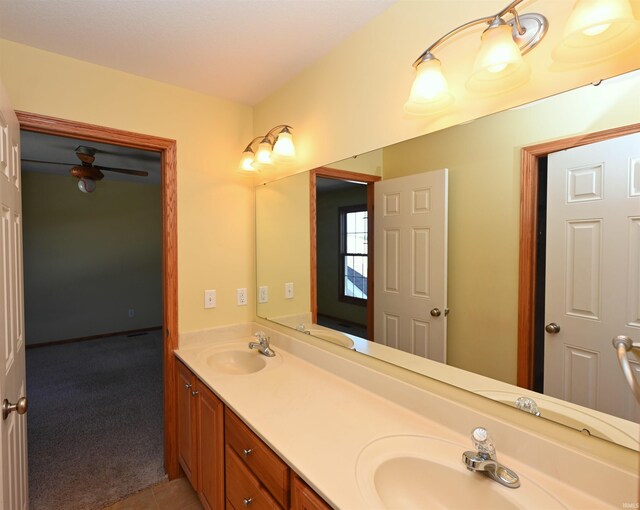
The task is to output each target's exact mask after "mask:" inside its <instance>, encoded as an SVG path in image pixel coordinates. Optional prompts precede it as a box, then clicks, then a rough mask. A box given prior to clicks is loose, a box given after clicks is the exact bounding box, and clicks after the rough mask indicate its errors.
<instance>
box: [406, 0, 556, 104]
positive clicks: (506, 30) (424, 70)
mask: <svg viewBox="0 0 640 510" xmlns="http://www.w3.org/2000/svg"><path fill="white" fill-rule="evenodd" d="M523 1H524V0H514V1H513V2H511V3H510V4H509V5H507V6H506V7H505V8H504V9H502V10H501V11H500V12H498V13H497V14H494V15H492V16H486V17H484V18H479V19H476V20H473V21H469V22H468V23H465V24H463V25H460V26H459V27H457V28H454V29H453V30H451V31H450V32H448V33H447V34H445V35H443V36H442V37H441V38H440V39H438V40H437V41H436V42H434V43H433V44H432V45H431V46H429V47H428V48H427V49H426V50H425V51H424V52H422V54H421V55H420V56H419V57H418V58H417V59H416V61H415V62H414V63H413V67H414V68H415V69H416V78H415V80H414V82H413V86H412V87H411V93H410V94H409V99H408V101H407V102H406V103H405V105H404V110H405V112H407V113H410V114H414V115H425V114H431V113H438V112H440V111H442V110H443V109H445V108H447V107H448V106H449V105H451V104H452V103H453V100H454V98H453V95H452V94H451V92H450V91H449V87H448V85H447V80H446V78H445V77H444V75H443V74H442V71H441V65H440V61H439V60H438V59H437V58H436V57H435V56H434V54H433V51H434V50H435V49H436V48H437V47H438V46H440V45H441V44H443V43H444V42H445V41H448V40H449V39H451V38H452V37H453V36H455V35H456V34H458V33H460V32H462V31H464V30H466V29H467V28H470V27H473V26H475V25H480V24H483V23H484V24H487V25H488V26H487V28H486V29H485V31H484V32H483V34H482V38H481V44H480V49H479V51H478V55H477V56H476V60H475V65H474V67H473V72H472V73H471V76H470V78H469V80H468V81H467V89H469V90H470V91H471V92H477V93H480V94H499V93H502V92H506V91H508V90H511V89H513V88H515V87H518V86H520V85H522V84H523V83H525V82H526V81H527V79H528V77H529V67H528V66H527V64H526V63H525V62H524V61H523V59H522V55H524V54H525V53H527V52H528V51H529V50H531V49H532V48H534V47H535V46H536V45H537V44H538V43H539V42H540V41H541V40H542V39H543V37H544V36H545V34H546V33H547V28H548V26H549V24H548V22H547V19H546V18H545V17H544V16H543V15H542V14H536V13H527V14H522V15H520V14H518V12H517V11H516V6H517V5H518V4H520V3H522V2H523ZM507 15H509V16H511V17H512V18H511V19H509V20H507V21H505V20H504V19H503V18H504V17H505V16H507Z"/></svg>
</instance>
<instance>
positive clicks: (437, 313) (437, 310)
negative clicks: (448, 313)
mask: <svg viewBox="0 0 640 510" xmlns="http://www.w3.org/2000/svg"><path fill="white" fill-rule="evenodd" d="M429 313H430V314H431V317H440V315H441V314H442V312H441V311H440V308H432V309H431V312H429Z"/></svg>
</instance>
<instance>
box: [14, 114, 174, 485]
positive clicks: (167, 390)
mask: <svg viewBox="0 0 640 510" xmlns="http://www.w3.org/2000/svg"><path fill="white" fill-rule="evenodd" d="M16 115H17V117H18V120H19V123H20V128H21V130H24V131H31V132H36V133H42V134H47V135H55V136H63V137H70V138H79V139H82V140H85V141H89V142H95V143H105V144H112V145H117V146H121V147H130V148H134V149H142V150H147V151H154V152H157V153H160V167H161V170H160V175H161V177H160V179H161V184H160V188H161V207H160V209H161V216H162V225H161V245H162V255H161V259H162V263H161V267H162V269H161V276H160V278H161V282H162V283H161V287H162V328H163V329H162V330H160V331H156V332H155V334H156V335H158V336H159V338H158V341H159V342H160V343H161V359H162V387H163V397H162V406H163V451H164V453H163V459H164V462H163V463H164V471H165V472H166V474H167V475H168V477H169V478H170V479H173V478H176V477H178V476H179V474H180V468H179V465H178V461H177V447H176V423H177V416H176V399H175V393H176V390H175V388H176V387H175V384H176V378H175V364H174V359H173V351H174V349H176V348H177V341H178V340H177V338H178V337H177V334H178V327H177V326H178V324H177V214H176V203H177V194H176V191H177V190H176V142H175V140H170V139H166V138H159V137H154V136H149V135H142V134H138V133H133V132H128V131H122V130H117V129H112V128H105V127H101V126H95V125H91V124H86V123H80V122H75V121H69V120H64V119H57V118H53V117H47V116H43V115H39V114H33V113H27V112H20V111H17V112H16ZM98 192H99V190H98ZM134 314H135V311H134ZM128 340H134V339H133V338H129V339H128ZM132 391H133V392H135V388H132ZM120 412H123V413H126V409H123V410H120ZM69 419H70V420H73V419H74V417H73V416H70V417H69Z"/></svg>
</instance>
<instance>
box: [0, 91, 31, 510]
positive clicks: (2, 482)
mask: <svg viewBox="0 0 640 510" xmlns="http://www.w3.org/2000/svg"><path fill="white" fill-rule="evenodd" d="M19 141H20V126H19V124H18V119H17V118H16V116H15V113H14V112H13V110H12V109H11V107H10V104H9V100H8V98H7V95H6V92H5V91H4V89H3V88H2V86H1V85H0V349H2V361H3V363H2V366H1V368H0V401H2V400H4V399H7V400H8V401H9V402H10V403H12V404H15V403H16V402H17V401H18V399H19V398H21V397H25V396H26V384H25V340H24V316H23V302H22V299H23V297H22V296H23V291H22V289H23V279H22V204H21V189H20V186H21V182H20V143H19ZM26 441H27V417H26V416H25V415H19V414H18V413H17V412H11V413H10V414H9V415H8V416H7V417H6V419H1V417H0V460H1V463H0V494H1V499H2V508H11V509H14V508H15V509H26V508H27V506H28V488H27V442H26Z"/></svg>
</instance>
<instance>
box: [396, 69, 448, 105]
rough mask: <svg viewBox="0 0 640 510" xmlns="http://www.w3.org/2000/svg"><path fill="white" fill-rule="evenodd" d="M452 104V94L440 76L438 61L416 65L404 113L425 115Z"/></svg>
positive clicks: (445, 81) (444, 79)
mask: <svg viewBox="0 0 640 510" xmlns="http://www.w3.org/2000/svg"><path fill="white" fill-rule="evenodd" d="M452 103H453V94H451V92H450V91H449V85H448V84H447V80H446V78H445V77H444V75H443V74H442V69H441V64H440V61H439V60H438V59H437V58H431V59H427V60H424V61H422V62H421V63H420V64H418V67H417V69H416V77H415V79H414V80H413V85H412V86H411V92H410V93H409V99H408V100H407V102H406V103H405V104H404V111H405V112H406V113H409V114H412V115H427V114H430V113H431V114H432V113H437V112H439V111H442V110H444V109H445V108H446V107H448V106H449V105H451V104H452Z"/></svg>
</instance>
